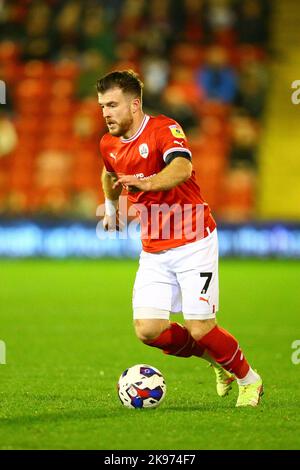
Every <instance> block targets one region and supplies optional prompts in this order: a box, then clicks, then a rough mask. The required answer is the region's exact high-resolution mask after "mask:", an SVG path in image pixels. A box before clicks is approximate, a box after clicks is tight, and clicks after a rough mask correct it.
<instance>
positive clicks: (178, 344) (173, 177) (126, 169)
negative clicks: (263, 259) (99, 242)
mask: <svg viewBox="0 0 300 470" xmlns="http://www.w3.org/2000/svg"><path fill="white" fill-rule="evenodd" d="M142 90H143V83H142V82H141V80H140V79H139V77H138V75H136V74H135V73H134V72H133V71H130V70H125V71H115V72H111V73H108V74H107V75H105V76H104V77H102V78H101V79H99V80H98V81H97V91H98V101H99V104H100V106H101V108H102V113H103V117H104V119H105V121H106V125H107V127H108V133H106V134H105V135H104V136H103V137H102V139H101V142H100V152H101V155H102V158H103V161H104V171H103V174H102V185H103V190H104V194H105V216H104V219H103V225H104V228H105V230H115V229H118V228H119V227H118V199H119V196H120V194H121V191H122V188H124V189H125V190H126V191H127V194H128V199H129V200H130V201H131V202H132V203H135V204H136V207H137V211H138V213H139V214H140V219H141V234H142V236H141V238H142V245H143V250H142V253H141V256H140V263H139V269H138V272H137V275H136V280H135V284H134V289H133V314H134V326H135V331H136V335H137V337H138V338H139V339H140V340H141V341H142V342H143V343H145V344H147V345H148V346H152V347H156V348H159V349H162V350H163V351H164V353H166V354H171V355H174V356H179V357H190V356H197V357H202V358H203V359H206V360H208V361H209V362H210V363H211V364H212V366H213V368H214V370H215V373H216V380H217V393H218V395H220V396H225V395H227V394H228V392H229V390H230V389H231V386H232V382H233V381H234V380H235V379H236V380H237V383H238V387H239V395H238V399H237V403H236V406H256V405H258V403H259V401H260V397H261V395H262V393H263V385H262V380H261V377H260V376H259V375H258V374H257V373H256V372H255V371H254V370H253V369H252V368H251V367H250V365H249V363H248V362H247V360H246V358H245V356H244V354H243V352H242V351H241V349H240V346H239V343H238V341H237V340H236V339H235V338H234V337H233V336H232V335H231V334H230V333H229V332H228V331H226V330H224V329H223V328H221V327H220V326H219V325H218V324H217V323H216V312H217V310H218V296H219V292H218V291H219V287H218V240H217V229H216V223H215V221H214V219H213V217H212V214H211V212H210V209H209V206H208V204H207V203H206V202H205V201H204V200H203V198H202V196H201V194H200V189H199V186H198V184H197V182H196V179H195V174H194V171H193V169H192V155H191V151H190V150H189V148H188V143H187V139H186V136H185V134H184V132H183V130H182V128H181V127H180V125H179V124H178V123H177V122H175V121H174V120H173V119H170V118H168V117H166V116H163V115H160V116H157V117H152V116H149V115H147V114H145V113H144V112H143V108H142ZM180 311H181V312H182V313H183V317H184V320H185V324H184V326H183V325H181V324H179V323H175V322H170V319H169V318H170V313H171V312H180Z"/></svg>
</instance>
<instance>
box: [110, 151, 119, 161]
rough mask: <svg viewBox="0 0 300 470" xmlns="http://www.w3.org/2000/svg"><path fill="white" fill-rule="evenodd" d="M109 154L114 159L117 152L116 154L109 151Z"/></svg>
mask: <svg viewBox="0 0 300 470" xmlns="http://www.w3.org/2000/svg"><path fill="white" fill-rule="evenodd" d="M109 156H110V157H111V158H113V159H114V160H116V159H117V154H116V153H112V152H110V154H109Z"/></svg>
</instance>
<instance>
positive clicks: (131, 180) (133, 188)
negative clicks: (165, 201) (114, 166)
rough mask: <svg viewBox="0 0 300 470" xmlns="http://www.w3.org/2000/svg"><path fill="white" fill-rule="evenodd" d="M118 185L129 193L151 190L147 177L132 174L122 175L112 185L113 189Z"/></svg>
mask: <svg viewBox="0 0 300 470" xmlns="http://www.w3.org/2000/svg"><path fill="white" fill-rule="evenodd" d="M120 185H122V186H123V188H124V189H126V191H129V192H130V193H138V192H141V191H143V192H144V191H151V181H150V179H149V178H147V179H146V178H145V179H140V178H137V177H136V176H133V175H122V176H120V177H119V178H118V180H117V181H116V182H115V184H114V185H113V189H116V188H118V187H119V186H120Z"/></svg>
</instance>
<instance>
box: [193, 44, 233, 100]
mask: <svg viewBox="0 0 300 470" xmlns="http://www.w3.org/2000/svg"><path fill="white" fill-rule="evenodd" d="M196 80H197V83H198V86H199V87H200V89H202V90H203V91H204V94H205V98H206V99H207V100H218V101H221V102H223V103H231V102H233V100H234V98H235V94H236V90H237V76H236V73H235V71H234V69H233V68H232V67H231V66H230V65H229V63H228V55H227V53H226V50H225V49H224V48H222V47H220V46H213V47H210V48H209V49H208V51H207V54H206V60H205V64H204V65H203V67H201V68H200V69H199V71H198V73H197V75H196Z"/></svg>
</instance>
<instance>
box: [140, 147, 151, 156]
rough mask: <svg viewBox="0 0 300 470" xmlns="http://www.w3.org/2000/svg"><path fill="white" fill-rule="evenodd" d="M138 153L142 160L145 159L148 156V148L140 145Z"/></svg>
mask: <svg viewBox="0 0 300 470" xmlns="http://www.w3.org/2000/svg"><path fill="white" fill-rule="evenodd" d="M139 152H140V156H141V157H143V158H147V157H148V155H149V147H148V145H147V144H141V145H140V146H139Z"/></svg>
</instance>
